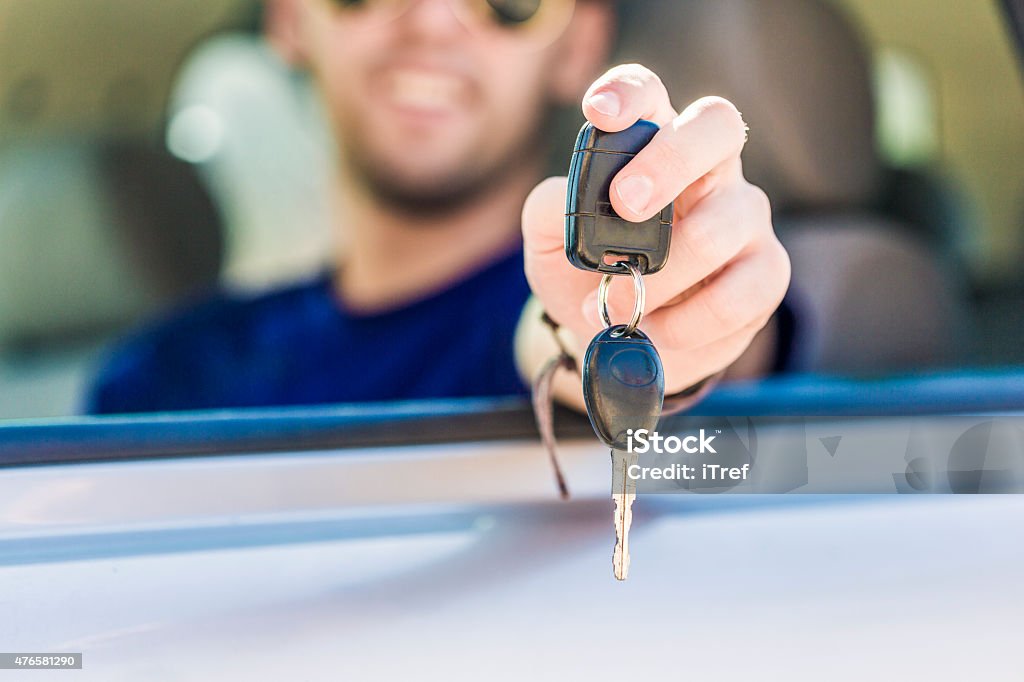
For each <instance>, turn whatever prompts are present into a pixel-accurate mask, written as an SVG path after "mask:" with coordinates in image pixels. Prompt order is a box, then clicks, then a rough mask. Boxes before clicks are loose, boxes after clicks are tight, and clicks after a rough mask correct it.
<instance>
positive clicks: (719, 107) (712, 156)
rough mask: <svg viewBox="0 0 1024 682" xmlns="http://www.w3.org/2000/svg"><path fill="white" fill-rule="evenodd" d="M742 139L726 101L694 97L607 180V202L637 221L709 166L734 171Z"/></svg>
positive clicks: (737, 114) (744, 129) (738, 170)
mask: <svg viewBox="0 0 1024 682" xmlns="http://www.w3.org/2000/svg"><path fill="white" fill-rule="evenodd" d="M746 140H747V126H746V124H745V123H744V122H743V117H742V116H741V115H740V112H739V111H738V110H737V109H736V107H735V106H734V105H733V104H732V103H731V102H729V101H728V100H725V99H722V98H721V97H704V98H702V99H699V100H697V101H696V102H694V103H693V104H691V105H690V106H688V107H687V108H686V110H685V111H683V113H682V114H680V115H679V116H678V117H676V118H675V119H674V120H673V121H672V122H671V123H670V124H669V125H667V126H664V127H662V129H661V131H659V132H658V134H657V135H656V136H655V137H654V140H652V141H651V143H650V144H649V145H647V146H646V147H644V148H643V150H641V151H640V153H639V154H637V155H636V158H634V159H633V160H632V161H630V162H629V164H628V165H627V166H626V167H625V168H623V169H622V171H620V172H619V174H618V175H617V176H616V177H615V179H614V180H613V181H612V187H611V199H612V206H613V207H614V208H615V211H616V212H617V213H618V214H619V215H620V216H622V217H623V218H625V219H626V220H631V221H634V222H642V221H644V220H648V219H650V218H652V217H654V216H655V215H657V214H658V213H659V212H660V211H661V209H663V208H664V207H665V206H668V205H669V204H671V203H673V202H674V201H675V200H676V198H677V197H678V196H679V195H680V194H682V193H683V191H684V190H685V189H686V188H687V187H689V186H690V185H692V184H693V183H695V182H697V181H698V180H700V179H701V178H703V177H704V176H706V175H708V174H709V173H712V172H713V171H715V170H719V169H721V170H723V171H726V172H728V173H731V174H732V175H734V176H737V177H739V176H741V175H742V173H741V165H740V163H739V156H740V152H742V151H743V147H744V145H745V144H746Z"/></svg>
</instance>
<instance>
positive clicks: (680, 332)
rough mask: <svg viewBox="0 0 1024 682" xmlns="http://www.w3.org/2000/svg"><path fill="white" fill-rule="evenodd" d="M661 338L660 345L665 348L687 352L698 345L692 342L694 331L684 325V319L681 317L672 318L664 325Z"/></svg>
mask: <svg viewBox="0 0 1024 682" xmlns="http://www.w3.org/2000/svg"><path fill="white" fill-rule="evenodd" d="M663 336H664V339H663V341H662V343H663V345H664V346H665V348H671V349H673V350H688V349H691V348H696V347H697V346H698V345H699V344H697V343H695V342H694V337H695V334H694V331H693V329H691V327H690V325H688V324H686V319H685V316H683V315H675V316H673V319H672V320H671V321H670V322H669V323H668V324H666V325H665V331H664V334H663Z"/></svg>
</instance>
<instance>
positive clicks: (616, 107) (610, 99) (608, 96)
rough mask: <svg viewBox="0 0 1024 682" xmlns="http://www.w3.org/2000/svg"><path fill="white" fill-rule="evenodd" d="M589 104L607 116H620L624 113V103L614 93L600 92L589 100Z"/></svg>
mask: <svg viewBox="0 0 1024 682" xmlns="http://www.w3.org/2000/svg"><path fill="white" fill-rule="evenodd" d="M587 103H588V104H590V106H591V107H593V108H594V109H595V110H596V111H598V112H600V113H602V114H604V115H605V116H618V115H619V112H621V111H622V102H620V101H619V96H618V95H616V94H615V93H614V92H599V93H597V94H596V95H594V96H593V97H591V98H590V99H588V100H587Z"/></svg>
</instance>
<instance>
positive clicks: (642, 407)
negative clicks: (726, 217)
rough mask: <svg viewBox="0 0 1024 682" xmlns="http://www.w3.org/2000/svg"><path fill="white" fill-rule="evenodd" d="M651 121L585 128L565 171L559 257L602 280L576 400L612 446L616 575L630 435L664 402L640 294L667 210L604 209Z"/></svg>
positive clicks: (626, 511) (624, 570)
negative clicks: (630, 294)
mask: <svg viewBox="0 0 1024 682" xmlns="http://www.w3.org/2000/svg"><path fill="white" fill-rule="evenodd" d="M658 130H659V128H658V126H657V125H656V124H654V123H652V122H650V121H638V122H637V123H636V124H634V125H633V126H631V127H630V128H627V129H626V130H623V131H621V132H618V133H608V132H604V131H601V130H598V129H597V128H595V127H594V126H593V125H592V124H590V123H587V124H585V125H584V126H583V129H582V130H581V131H580V134H579V137H578V138H577V140H576V146H575V147H574V149H573V155H572V163H571V165H570V168H569V191H568V194H567V196H566V209H565V255H566V257H567V258H568V259H569V262H571V263H572V264H573V265H574V266H575V267H577V268H580V269H581V270H588V271H591V272H598V273H601V274H603V275H604V278H603V279H602V281H601V286H600V288H599V289H598V307H599V310H600V315H601V318H602V319H603V320H604V323H605V327H606V329H605V330H604V331H603V332H601V333H599V334H598V335H597V336H596V337H594V339H593V341H591V342H590V346H589V347H588V348H587V353H586V356H585V358H584V362H583V368H582V372H583V395H584V399H585V401H586V403H587V413H588V414H589V415H590V423H591V424H592V425H593V427H594V431H595V432H596V433H597V435H598V437H599V438H600V439H601V440H602V441H603V442H604V443H605V444H606V445H608V446H609V447H610V448H611V458H612V500H613V501H614V503H615V551H614V552H613V554H612V565H613V568H614V572H615V577H616V578H618V579H619V580H625V579H626V576H627V575H628V573H629V528H630V524H631V523H632V506H633V502H634V500H635V499H636V481H635V480H633V479H631V478H630V476H629V473H628V472H629V467H630V466H632V465H633V464H635V463H636V461H637V458H636V455H635V454H633V453H630V452H629V451H628V447H627V445H628V438H629V434H630V433H631V430H638V429H654V428H655V427H656V426H657V423H658V418H659V417H660V416H661V409H662V404H663V402H664V398H665V376H664V370H663V368H662V364H661V358H660V356H659V355H658V351H657V350H656V349H655V348H654V344H652V343H651V341H650V339H649V338H647V336H646V335H645V334H644V333H643V332H641V331H640V329H639V326H640V322H641V321H642V320H643V314H644V305H645V299H646V289H645V285H644V279H643V278H644V275H650V274H653V273H655V272H658V271H659V270H661V269H662V268H664V267H665V265H666V263H667V262H668V254H669V248H670V246H671V242H672V216H673V213H672V206H671V205H669V206H666V207H665V208H664V209H662V211H661V212H660V213H659V214H658V215H656V216H654V217H653V218H651V219H650V220H647V221H644V222H642V223H634V222H630V221H628V220H625V219H623V218H622V217H621V216H620V215H618V213H616V211H615V209H614V208H612V204H611V185H612V181H613V180H614V179H615V177H616V176H617V175H618V174H619V172H620V171H622V169H624V168H625V167H626V166H627V165H628V164H629V162H630V161H631V160H633V158H635V157H636V155H637V154H638V153H640V151H641V150H642V149H643V148H644V147H646V146H647V145H648V144H650V142H651V141H652V140H653V139H654V137H655V135H657V134H658ZM622 275H630V276H632V279H633V287H634V301H635V303H634V307H633V316H632V318H631V320H630V322H629V324H626V325H619V326H614V325H613V324H612V321H611V318H610V316H609V314H608V290H609V288H610V286H611V282H612V280H613V279H614V277H616V276H622Z"/></svg>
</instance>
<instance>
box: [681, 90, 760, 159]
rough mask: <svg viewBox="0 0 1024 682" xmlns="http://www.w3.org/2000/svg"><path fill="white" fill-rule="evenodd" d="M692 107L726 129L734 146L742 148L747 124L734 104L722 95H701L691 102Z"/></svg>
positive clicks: (745, 137) (745, 138)
mask: <svg viewBox="0 0 1024 682" xmlns="http://www.w3.org/2000/svg"><path fill="white" fill-rule="evenodd" d="M692 106H693V108H694V110H695V111H696V113H697V114H698V115H700V116H707V117H708V118H709V119H713V120H714V121H715V124H716V125H719V126H721V127H722V128H723V129H725V130H727V131H728V134H729V137H730V139H731V140H732V141H733V144H734V146H735V148H737V149H742V147H743V145H744V144H745V143H746V140H747V124H746V123H744V121H743V115H742V114H741V113H740V110H739V109H737V108H736V105H735V104H733V103H732V102H730V101H729V100H727V99H725V98H724V97H716V96H708V97H702V98H700V99H698V100H697V101H696V102H694V103H693V105H692Z"/></svg>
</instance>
